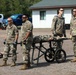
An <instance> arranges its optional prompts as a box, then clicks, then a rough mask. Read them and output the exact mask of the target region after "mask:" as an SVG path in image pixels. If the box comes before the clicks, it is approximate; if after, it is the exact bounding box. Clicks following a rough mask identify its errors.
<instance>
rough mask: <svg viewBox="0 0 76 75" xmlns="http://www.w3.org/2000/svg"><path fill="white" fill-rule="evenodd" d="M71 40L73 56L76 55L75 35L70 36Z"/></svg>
mask: <svg viewBox="0 0 76 75" xmlns="http://www.w3.org/2000/svg"><path fill="white" fill-rule="evenodd" d="M72 41H73V51H74V56H75V57H76V36H72Z"/></svg>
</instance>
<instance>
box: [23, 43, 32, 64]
mask: <svg viewBox="0 0 76 75" xmlns="http://www.w3.org/2000/svg"><path fill="white" fill-rule="evenodd" d="M31 45H32V42H26V44H24V43H22V50H23V61H24V63H26V64H28V63H30V49H31Z"/></svg>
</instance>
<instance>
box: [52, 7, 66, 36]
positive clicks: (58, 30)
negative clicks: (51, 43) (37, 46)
mask: <svg viewBox="0 0 76 75" xmlns="http://www.w3.org/2000/svg"><path fill="white" fill-rule="evenodd" d="M63 11H64V10H63V8H60V9H59V10H58V15H57V16H54V18H53V21H52V33H53V36H54V37H66V32H65V19H64V17H63V16H62V15H63Z"/></svg>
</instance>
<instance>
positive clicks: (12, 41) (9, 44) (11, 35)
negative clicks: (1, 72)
mask: <svg viewBox="0 0 76 75" xmlns="http://www.w3.org/2000/svg"><path fill="white" fill-rule="evenodd" d="M17 40H18V29H17V27H16V26H15V25H14V24H13V20H12V18H8V26H7V28H6V37H5V48H4V54H3V64H2V65H1V66H7V60H8V56H9V52H10V51H11V52H12V63H11V67H13V66H15V65H16V59H17V56H16V48H17V45H16V42H17Z"/></svg>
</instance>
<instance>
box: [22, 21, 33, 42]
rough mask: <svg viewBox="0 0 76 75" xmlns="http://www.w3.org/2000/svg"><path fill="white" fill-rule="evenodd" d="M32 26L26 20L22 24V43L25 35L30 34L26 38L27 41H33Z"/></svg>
mask: <svg viewBox="0 0 76 75" xmlns="http://www.w3.org/2000/svg"><path fill="white" fill-rule="evenodd" d="M32 31H33V25H32V23H31V22H30V21H29V20H27V21H26V22H24V23H22V26H21V41H24V38H25V37H26V34H27V33H28V32H30V35H29V36H28V38H27V41H31V40H33V32H32Z"/></svg>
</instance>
